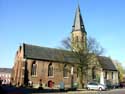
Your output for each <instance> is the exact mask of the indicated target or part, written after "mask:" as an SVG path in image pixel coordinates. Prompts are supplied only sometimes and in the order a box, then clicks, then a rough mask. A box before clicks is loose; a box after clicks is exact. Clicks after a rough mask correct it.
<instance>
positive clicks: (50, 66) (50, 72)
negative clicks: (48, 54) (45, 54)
mask: <svg viewBox="0 0 125 94" xmlns="http://www.w3.org/2000/svg"><path fill="white" fill-rule="evenodd" d="M48 76H53V66H52V63H50V64H49V65H48Z"/></svg>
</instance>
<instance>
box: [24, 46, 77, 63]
mask: <svg viewBox="0 0 125 94" xmlns="http://www.w3.org/2000/svg"><path fill="white" fill-rule="evenodd" d="M23 47H24V57H25V58H29V59H38V60H47V61H59V62H68V63H75V62H76V59H74V58H73V53H72V52H70V51H65V50H61V49H55V48H47V47H40V46H35V45H29V44H23Z"/></svg>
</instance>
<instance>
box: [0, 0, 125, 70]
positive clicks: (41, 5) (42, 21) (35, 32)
mask: <svg viewBox="0 0 125 94" xmlns="http://www.w3.org/2000/svg"><path fill="white" fill-rule="evenodd" d="M78 2H79V5H80V9H81V14H82V17H83V21H84V25H85V28H86V32H87V36H91V37H93V38H95V39H96V40H97V41H98V42H99V43H100V45H101V46H102V47H103V48H105V53H104V55H105V56H108V57H111V58H112V59H115V60H118V61H120V62H121V63H122V65H123V66H125V0H79V1H78V0H0V67H4V68H12V67H13V65H14V58H15V54H16V51H17V49H18V47H19V46H20V45H21V44H22V43H27V44H32V45H38V46H43V47H50V48H58V47H60V46H61V40H63V39H64V38H66V37H68V36H69V37H70V34H71V30H72V25H73V21H74V16H75V12H76V8H77V6H78Z"/></svg>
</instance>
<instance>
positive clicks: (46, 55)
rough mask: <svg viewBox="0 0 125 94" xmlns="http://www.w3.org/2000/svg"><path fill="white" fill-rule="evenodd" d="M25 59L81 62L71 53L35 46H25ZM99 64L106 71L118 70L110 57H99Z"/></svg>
mask: <svg viewBox="0 0 125 94" xmlns="http://www.w3.org/2000/svg"><path fill="white" fill-rule="evenodd" d="M23 47H24V58H27V59H35V60H46V61H57V62H65V63H78V61H79V60H77V59H76V56H75V54H74V53H72V52H71V51H66V50H61V49H55V48H47V47H40V46H35V45H29V44H23ZM98 60H99V63H100V64H101V66H102V68H103V69H104V70H113V71H115V70H117V69H116V67H115V65H114V64H113V62H112V60H111V59H110V58H108V57H104V56H98Z"/></svg>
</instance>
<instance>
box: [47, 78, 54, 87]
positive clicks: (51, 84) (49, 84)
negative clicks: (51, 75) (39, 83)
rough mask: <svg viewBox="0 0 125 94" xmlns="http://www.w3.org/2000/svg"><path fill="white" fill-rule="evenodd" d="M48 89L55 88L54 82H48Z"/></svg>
mask: <svg viewBox="0 0 125 94" xmlns="http://www.w3.org/2000/svg"><path fill="white" fill-rule="evenodd" d="M48 87H50V88H52V87H53V81H52V80H49V81H48Z"/></svg>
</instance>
